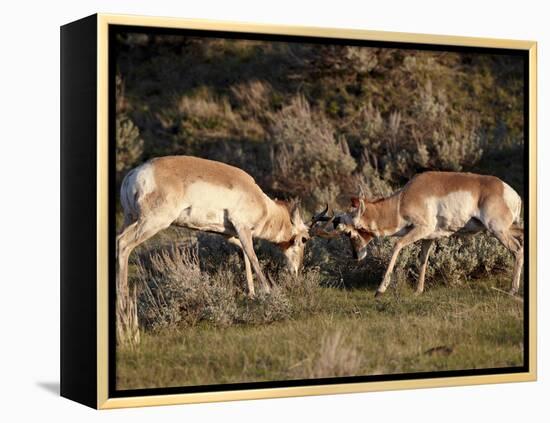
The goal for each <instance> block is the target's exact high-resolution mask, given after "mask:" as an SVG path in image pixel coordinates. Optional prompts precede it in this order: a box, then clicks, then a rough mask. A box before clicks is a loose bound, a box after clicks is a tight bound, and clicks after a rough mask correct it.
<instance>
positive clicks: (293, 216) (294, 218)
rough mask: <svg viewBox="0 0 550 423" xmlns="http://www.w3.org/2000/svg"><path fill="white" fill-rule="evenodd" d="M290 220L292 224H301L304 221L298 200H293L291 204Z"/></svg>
mask: <svg viewBox="0 0 550 423" xmlns="http://www.w3.org/2000/svg"><path fill="white" fill-rule="evenodd" d="M290 220H291V222H292V223H299V222H301V221H302V216H301V215H300V203H299V202H298V201H297V200H293V201H292V202H291V203H290Z"/></svg>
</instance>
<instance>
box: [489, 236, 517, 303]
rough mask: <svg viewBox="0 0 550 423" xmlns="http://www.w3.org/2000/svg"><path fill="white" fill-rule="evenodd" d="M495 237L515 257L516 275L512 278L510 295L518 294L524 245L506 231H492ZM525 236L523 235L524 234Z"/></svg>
mask: <svg viewBox="0 0 550 423" xmlns="http://www.w3.org/2000/svg"><path fill="white" fill-rule="evenodd" d="M492 233H493V235H494V236H495V237H497V239H498V240H499V241H500V242H501V243H502V245H504V246H505V247H506V248H508V250H510V252H511V253H512V254H513V255H514V258H515V262H514V273H513V276H512V287H511V288H510V294H513V295H515V294H517V293H518V291H519V282H520V277H521V269H522V267H523V245H522V243H521V242H520V241H519V240H518V239H517V237H514V236H512V234H511V233H510V232H509V231H508V230H506V231H492ZM522 236H523V234H522Z"/></svg>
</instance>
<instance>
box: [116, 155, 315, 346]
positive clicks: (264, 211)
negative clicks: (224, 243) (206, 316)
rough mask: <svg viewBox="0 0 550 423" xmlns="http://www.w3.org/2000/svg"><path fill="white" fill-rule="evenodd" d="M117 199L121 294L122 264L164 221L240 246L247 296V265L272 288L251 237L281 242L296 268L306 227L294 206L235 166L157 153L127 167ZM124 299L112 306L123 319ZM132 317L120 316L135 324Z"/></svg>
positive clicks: (120, 286)
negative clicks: (273, 195) (119, 207)
mask: <svg viewBox="0 0 550 423" xmlns="http://www.w3.org/2000/svg"><path fill="white" fill-rule="evenodd" d="M120 198H121V203H122V207H123V210H124V228H123V230H122V232H121V234H120V235H119V236H118V237H117V256H118V267H117V292H119V293H122V294H124V293H127V292H129V290H128V286H127V277H128V274H127V273H128V269H127V266H128V257H129V255H130V253H131V251H132V250H133V249H134V248H135V247H136V246H138V245H139V244H141V243H143V242H145V241H146V240H147V239H149V238H151V237H152V236H154V235H155V234H156V233H157V232H159V231H161V230H162V229H165V228H167V227H169V226H170V225H177V226H182V227H186V228H190V229H195V230H201V231H208V232H215V233H219V234H221V235H223V236H225V237H226V238H227V239H228V240H229V241H230V242H231V243H233V244H235V245H237V246H239V247H241V248H242V250H243V254H244V260H245V266H246V279H247V289H248V292H249V294H250V295H254V284H253V281H252V272H251V270H250V269H251V268H252V269H254V272H255V273H256V275H257V276H258V279H259V280H260V283H261V285H262V287H263V289H264V290H265V291H267V292H268V291H269V290H270V288H269V286H270V283H269V281H268V280H267V278H266V277H265V276H264V274H263V272H262V270H261V268H260V265H259V262H258V259H257V257H256V254H255V252H254V249H253V241H252V240H253V238H261V239H265V240H268V241H271V242H274V243H277V244H279V245H282V246H284V248H283V253H284V255H285V257H286V260H287V265H288V267H289V269H290V270H291V271H292V272H293V273H297V272H298V268H299V266H300V265H301V261H302V259H303V249H304V242H303V240H304V239H307V237H308V230H309V228H308V227H307V226H306V225H305V224H304V223H303V222H302V219H301V217H300V214H299V211H298V209H297V208H294V209H292V210H291V209H290V208H289V205H288V204H286V203H283V202H276V201H273V200H271V199H270V198H269V197H268V196H267V195H265V194H264V192H263V191H262V190H261V188H260V187H259V186H258V185H257V184H256V182H255V181H254V179H253V178H252V177H251V176H250V175H248V174H247V173H246V172H244V171H243V170H241V169H238V168H236V167H233V166H230V165H227V164H225V163H221V162H216V161H212V160H206V159H201V158H198V157H190V156H168V157H160V158H155V159H152V160H150V161H148V162H147V163H144V164H143V165H141V166H138V167H137V168H135V169H132V170H131V171H130V172H128V174H127V175H126V177H125V178H124V180H123V182H122V185H121V195H120ZM125 304H130V305H131V301H130V300H124V301H123V302H121V305H120V307H119V309H118V310H117V313H118V314H120V315H121V316H125V315H126V314H128V310H129V307H130V306H127V305H125ZM134 312H135V307H133V308H132V313H134ZM132 319H133V318H132ZM132 319H126V321H134V320H135V321H137V320H136V319H133V320H132ZM122 323H124V322H122ZM120 326H121V327H122V326H124V324H121V325H120ZM126 326H128V325H126ZM135 330H137V327H136V328H135ZM133 336H134V335H131V336H130V338H131V337H133ZM117 337H118V338H119V340H122V341H123V342H124V340H125V339H127V338H128V336H127V335H126V334H124V333H121V332H120V331H119V328H118V327H117Z"/></svg>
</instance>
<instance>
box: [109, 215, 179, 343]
mask: <svg viewBox="0 0 550 423" xmlns="http://www.w3.org/2000/svg"><path fill="white" fill-rule="evenodd" d="M170 223H171V222H166V221H165V220H164V219H140V220H138V221H136V222H134V223H132V224H130V225H128V226H127V227H126V228H125V229H124V230H123V231H122V232H121V233H120V235H118V236H117V240H116V252H117V275H116V283H117V285H116V335H117V343H119V344H130V345H132V344H134V345H135V344H137V343H139V328H138V318H137V287H136V286H135V284H132V286H129V284H128V259H129V257H130V254H131V252H132V251H133V250H134V249H135V248H136V247H137V246H138V245H140V244H141V243H143V242H145V241H146V240H148V239H149V238H151V237H152V236H153V235H155V234H156V233H157V232H159V231H160V230H162V229H164V228H167V227H168V226H170Z"/></svg>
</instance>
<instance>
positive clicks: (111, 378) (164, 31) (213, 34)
mask: <svg viewBox="0 0 550 423" xmlns="http://www.w3.org/2000/svg"><path fill="white" fill-rule="evenodd" d="M124 33H143V34H154V35H182V36H189V37H207V38H228V39H240V40H260V41H279V42H295V43H308V44H332V45H348V46H358V47H381V48H395V49H403V50H429V51H440V52H447V51H448V52H460V53H481V54H498V55H511V56H516V57H521V58H522V59H523V72H524V76H523V98H524V104H523V116H524V120H523V125H524V130H523V134H524V163H523V165H524V166H523V172H524V184H523V185H524V193H523V204H524V234H525V235H524V236H525V242H524V258H525V260H524V303H523V304H524V305H523V365H522V366H515V367H502V368H482V369H464V370H445V371H436V372H415V373H397V374H387V375H370V376H367V375H365V376H347V377H334V378H321V379H296V380H294V379H293V380H283V381H265V382H243V383H231V384H215V385H197V386H181V387H164V388H143V389H127V390H119V389H117V388H116V330H115V329H116V327H115V325H116V319H115V304H116V286H115V274H116V273H115V257H114V254H113V252H114V251H116V249H115V239H116V221H115V219H114V216H115V214H116V203H115V202H116V181H115V169H116V168H115V166H116V157H115V155H116V129H115V119H116V112H115V111H116V108H115V102H116V98H115V97H116V92H115V76H116V57H117V56H116V53H117V51H116V42H115V41H116V35H117V34H124ZM107 54H108V67H109V70H108V91H109V92H108V101H109V116H108V134H109V137H108V168H109V169H108V172H109V174H108V181H109V182H108V187H109V188H108V190H109V192H108V216H109V218H108V221H109V223H108V231H109V233H108V242H109V250H108V251H109V252H110V253H109V257H108V258H107V259H108V268H109V281H108V292H109V295H108V296H109V304H108V309H109V311H108V328H109V341H108V397H109V398H122V397H136V396H147V395H172V394H186V393H201V392H220V391H236V390H248V389H261V388H288V387H299V386H319V385H328V386H330V385H337V384H349V383H361V382H381V381H399V380H413V379H418V380H422V379H433V378H438V379H439V378H448V377H457V376H483V375H497V374H511V373H527V372H529V366H530V363H529V357H530V351H529V349H530V346H529V260H528V257H529V224H530V222H529V215H530V214H529V208H530V204H529V200H530V199H529V188H530V184H531V183H532V181H530V178H529V141H530V140H529V113H530V110H529V70H530V69H529V51H528V50H523V49H507V48H489V47H465V46H455V45H450V46H447V45H439V44H417V43H409V42H394V41H372V40H356V39H346V38H330V37H316V36H297V35H279V34H276V35H273V34H261V33H246V32H238V31H217V30H197V29H183V28H161V27H147V26H133V25H113V24H109V26H108V53H107ZM328 391H330V388H329V389H328Z"/></svg>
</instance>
